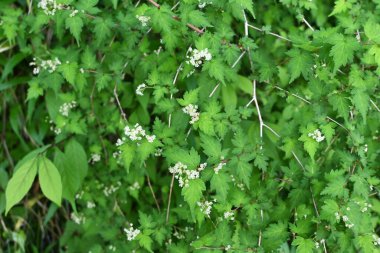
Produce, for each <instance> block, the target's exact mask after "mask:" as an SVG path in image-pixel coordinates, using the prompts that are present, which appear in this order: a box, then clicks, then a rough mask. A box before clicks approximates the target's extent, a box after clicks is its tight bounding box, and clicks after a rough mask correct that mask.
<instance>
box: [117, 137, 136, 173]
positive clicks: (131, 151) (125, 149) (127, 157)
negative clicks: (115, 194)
mask: <svg viewBox="0 0 380 253" xmlns="http://www.w3.org/2000/svg"><path fill="white" fill-rule="evenodd" d="M120 150H121V151H122V153H121V157H122V159H123V162H124V166H125V168H126V169H127V173H129V168H130V167H131V164H132V161H133V158H134V157H135V153H136V150H135V148H134V147H133V146H132V145H129V144H128V143H124V144H123V145H122V146H121V147H120Z"/></svg>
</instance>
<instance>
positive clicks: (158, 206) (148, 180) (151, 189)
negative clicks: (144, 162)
mask: <svg viewBox="0 0 380 253" xmlns="http://www.w3.org/2000/svg"><path fill="white" fill-rule="evenodd" d="M146 179H147V182H148V186H149V189H150V192H151V193H152V196H153V198H154V202H156V207H157V209H158V212H159V213H161V208H160V205H159V204H158V201H157V198H156V194H154V191H153V187H152V184H151V183H150V178H149V175H148V173H147V175H146Z"/></svg>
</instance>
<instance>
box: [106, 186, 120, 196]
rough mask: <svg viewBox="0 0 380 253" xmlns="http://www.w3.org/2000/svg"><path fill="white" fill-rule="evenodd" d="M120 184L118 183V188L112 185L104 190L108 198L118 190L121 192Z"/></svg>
mask: <svg viewBox="0 0 380 253" xmlns="http://www.w3.org/2000/svg"><path fill="white" fill-rule="evenodd" d="M120 185H121V184H120V182H118V186H114V185H111V186H106V187H104V189H103V193H104V195H105V196H106V197H108V196H110V195H111V194H112V193H114V192H116V191H117V190H119V188H120Z"/></svg>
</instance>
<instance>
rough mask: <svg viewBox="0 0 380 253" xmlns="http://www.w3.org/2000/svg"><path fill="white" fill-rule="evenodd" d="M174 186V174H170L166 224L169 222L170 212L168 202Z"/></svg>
mask: <svg viewBox="0 0 380 253" xmlns="http://www.w3.org/2000/svg"><path fill="white" fill-rule="evenodd" d="M173 186H174V174H173V176H172V181H171V182H170V190H169V198H168V208H167V209H166V224H168V222H169V214H170V203H171V200H172V192H173Z"/></svg>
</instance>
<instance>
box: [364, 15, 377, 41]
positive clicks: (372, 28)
mask: <svg viewBox="0 0 380 253" xmlns="http://www.w3.org/2000/svg"><path fill="white" fill-rule="evenodd" d="M379 31H380V24H379V23H376V22H375V21H373V20H370V21H368V22H367V23H365V25H364V32H365V35H366V36H367V37H368V39H369V40H371V41H373V42H375V43H377V44H380V33H379Z"/></svg>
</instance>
